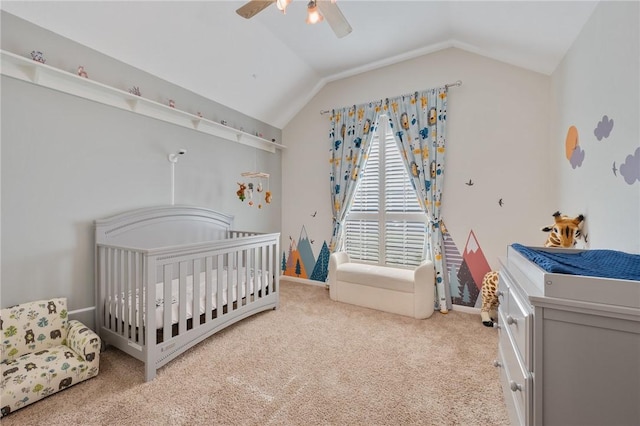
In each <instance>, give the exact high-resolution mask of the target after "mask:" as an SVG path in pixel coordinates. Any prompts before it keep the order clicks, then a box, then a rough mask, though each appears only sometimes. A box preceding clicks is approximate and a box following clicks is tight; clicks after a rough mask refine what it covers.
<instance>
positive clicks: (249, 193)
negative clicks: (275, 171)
mask: <svg viewBox="0 0 640 426" xmlns="http://www.w3.org/2000/svg"><path fill="white" fill-rule="evenodd" d="M242 176H243V177H245V178H247V179H249V182H247V183H245V182H242V183H240V182H238V186H239V188H238V190H237V191H236V195H237V196H238V199H239V200H240V201H242V202H244V200H248V202H247V204H248V205H249V207H253V206H254V205H257V207H258V208H259V209H261V208H262V202H261V201H260V200H259V198H260V197H261V196H262V193H263V192H264V202H265V203H266V204H270V203H271V197H272V196H271V191H270V190H269V174H268V173H263V172H244V173H242ZM263 180H266V181H267V185H266V186H267V188H266V191H265V188H264V186H263V183H262V181H263ZM254 191H255V192H257V193H258V195H256V199H257V204H256V202H254V198H253V197H254V196H253V193H254Z"/></svg>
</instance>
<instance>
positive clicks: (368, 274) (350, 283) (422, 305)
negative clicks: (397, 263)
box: [329, 252, 435, 319]
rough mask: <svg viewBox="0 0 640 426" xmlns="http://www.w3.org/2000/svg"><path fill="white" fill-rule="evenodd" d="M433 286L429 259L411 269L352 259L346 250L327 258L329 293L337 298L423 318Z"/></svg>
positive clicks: (430, 310) (430, 306)
mask: <svg viewBox="0 0 640 426" xmlns="http://www.w3.org/2000/svg"><path fill="white" fill-rule="evenodd" d="M434 289H435V272H434V267H433V262H431V261H429V260H425V261H424V262H422V263H421V264H420V266H418V267H417V268H415V269H414V270H411V269H400V268H391V267H387V266H378V265H369V264H364V263H354V262H351V259H350V258H349V255H348V254H347V253H346V252H336V253H333V254H332V255H331V257H330V259H329V296H330V297H331V299H332V300H335V301H338V302H344V303H350V304H352V305H358V306H363V307H365V308H371V309H377V310H379V311H385V312H390V313H393V314H399V315H405V316H408V317H412V318H416V319H425V318H429V317H430V316H431V315H432V314H433V311H434V297H435V296H434Z"/></svg>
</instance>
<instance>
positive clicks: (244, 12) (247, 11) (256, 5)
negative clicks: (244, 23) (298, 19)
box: [236, 0, 276, 19]
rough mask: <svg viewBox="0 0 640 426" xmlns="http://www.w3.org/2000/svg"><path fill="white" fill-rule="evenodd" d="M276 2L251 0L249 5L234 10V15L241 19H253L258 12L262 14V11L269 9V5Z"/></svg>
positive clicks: (272, 0)
mask: <svg viewBox="0 0 640 426" xmlns="http://www.w3.org/2000/svg"><path fill="white" fill-rule="evenodd" d="M275 2H276V0H268V1H262V0H251V1H250V2H249V3H245V4H244V5H243V6H242V7H240V8H239V9H238V10H236V13H237V14H238V15H240V16H242V17H243V18H247V19H250V18H253V17H254V16H255V15H257V14H258V13H259V12H262V11H263V10H264V9H266V8H267V7H269V5H270V4H271V3H275Z"/></svg>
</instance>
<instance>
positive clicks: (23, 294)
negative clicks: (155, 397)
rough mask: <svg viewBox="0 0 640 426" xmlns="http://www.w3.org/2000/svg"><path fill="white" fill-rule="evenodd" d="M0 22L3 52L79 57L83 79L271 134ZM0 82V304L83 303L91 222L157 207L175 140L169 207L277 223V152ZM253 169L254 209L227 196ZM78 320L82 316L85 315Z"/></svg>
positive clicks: (52, 58)
mask: <svg viewBox="0 0 640 426" xmlns="http://www.w3.org/2000/svg"><path fill="white" fill-rule="evenodd" d="M2 24H3V25H2V47H3V49H6V50H9V51H12V52H13V53H16V54H21V55H28V53H29V52H30V51H31V50H33V46H43V47H42V50H43V52H45V55H48V57H49V59H48V60H47V64H49V63H51V64H53V65H54V66H55V64H56V63H60V62H61V61H67V63H68V64H69V63H77V62H76V60H75V59H73V58H76V57H82V58H84V59H86V60H88V61H89V62H88V63H91V66H88V67H87V69H88V70H89V73H90V74H89V77H90V78H91V77H92V76H94V77H93V78H96V79H97V78H98V76H100V75H104V76H105V78H108V77H111V78H113V79H114V80H120V81H121V82H128V81H133V82H135V81H141V82H143V83H140V86H141V90H142V92H143V96H145V93H149V94H151V93H158V96H160V94H161V93H171V94H170V95H169V96H171V97H175V99H179V100H180V101H179V102H178V107H180V106H185V107H186V106H187V105H189V106H192V107H194V108H198V109H201V110H202V111H203V113H204V114H205V116H207V115H210V114H213V113H214V112H215V113H218V114H225V115H226V116H229V117H233V120H238V121H239V122H240V120H244V121H241V122H244V123H249V124H248V125H254V124H256V125H262V126H265V129H266V131H270V132H273V134H274V137H276V138H277V139H278V140H279V139H280V131H279V130H277V129H274V128H271V127H269V126H266V125H265V124H264V123H259V122H258V123H256V122H255V121H254V120H253V119H251V118H249V117H244V116H243V115H242V114H240V113H238V112H237V111H231V110H226V109H225V108H224V107H222V106H220V105H218V104H213V103H207V102H206V100H204V99H203V98H201V97H199V96H198V95H196V94H194V93H191V92H188V91H186V90H183V89H181V88H179V87H177V86H173V85H170V84H168V83H167V82H164V81H161V80H158V79H156V78H154V77H153V76H150V75H148V74H145V73H142V72H140V71H139V70H136V69H134V68H131V67H128V66H127V65H126V64H122V63H118V62H117V61H113V60H112V59H111V58H108V57H105V56H103V55H100V54H99V53H97V52H95V51H91V50H89V49H86V48H84V47H83V46H80V45H77V44H75V43H74V42H72V41H70V40H67V39H64V38H62V37H59V36H57V35H55V34H53V33H50V32H47V31H44V30H42V29H41V28H38V27H35V26H33V25H31V24H27V23H25V22H24V21H21V20H17V19H14V18H12V17H11V16H8V15H5V14H4V13H3V14H2ZM45 48H46V49H45ZM69 58H71V59H69ZM78 62H79V60H78ZM86 64H87V63H85V65H86ZM91 70H96V72H92V71H91ZM105 70H111V71H113V72H112V73H108V72H106V71H105ZM130 79H131V80H130ZM1 84H2V98H1V102H2V105H1V108H2V109H1V113H2V116H1V119H2V129H1V143H2V146H1V148H2V158H1V159H2V163H1V169H0V171H1V174H0V175H1V184H2V194H1V197H2V198H1V206H2V214H1V224H2V236H1V242H2V274H1V275H2V280H1V282H0V296H1V299H0V306H2V307H4V306H10V305H12V304H16V303H21V302H24V301H28V300H37V299H43V298H49V297H54V296H63V297H67V298H68V299H69V309H70V310H75V309H81V308H85V307H90V306H93V305H94V287H93V286H94V280H93V252H94V247H93V244H94V237H93V232H94V231H93V221H94V220H95V219H99V218H103V217H106V216H109V215H112V214H115V213H118V212H122V211H126V210H130V209H135V208H140V207H146V206H152V205H165V204H169V203H170V202H171V166H170V163H169V162H168V160H167V155H168V154H169V153H171V152H175V151H176V150H177V149H179V148H186V149H187V151H188V152H187V154H186V155H185V156H183V157H180V160H179V162H178V164H177V165H176V204H187V205H197V206H202V207H207V208H211V209H214V210H218V211H221V212H224V213H227V214H231V215H234V216H235V227H236V228H237V229H242V230H256V231H262V232H278V231H279V230H280V223H281V204H280V202H281V189H280V188H281V154H280V151H277V152H276V153H275V154H273V153H270V152H266V151H261V150H256V149H254V148H251V147H249V146H246V145H240V144H238V143H234V142H230V141H227V140H223V139H220V138H217V137H213V136H209V135H206V134H203V133H199V132H196V131H193V130H189V129H186V128H182V127H179V126H175V125H172V124H169V123H166V122H163V121H158V120H155V119H151V118H147V117H144V116H140V115H137V114H134V113H131V112H128V111H124V110H119V109H116V108H111V107H109V106H106V105H102V104H98V103H94V102H91V101H88V100H85V99H81V98H77V97H74V96H71V95H67V94H63V93H60V92H56V91H53V90H50V89H45V88H42V87H38V86H35V85H33V84H30V83H26V82H22V81H19V80H15V79H12V78H10V77H5V76H3V77H2V80H1ZM112 84H115V83H113V82H112ZM125 87H126V86H125ZM145 89H146V90H145ZM149 96H151V95H149ZM154 100H156V99H154ZM256 168H257V169H259V170H260V171H263V172H267V173H270V174H271V180H270V188H271V190H272V192H273V193H274V202H273V203H272V204H270V205H269V206H268V207H265V208H263V209H262V210H258V209H257V208H255V207H254V208H249V207H248V206H247V203H246V202H245V203H242V202H240V201H239V200H238V199H237V197H236V195H235V192H236V190H237V188H238V186H237V184H236V182H238V181H240V180H241V176H240V174H241V173H242V172H244V171H248V170H254V169H256ZM83 320H85V321H88V324H92V323H93V321H91V313H89V316H88V318H87V319H84V318H83Z"/></svg>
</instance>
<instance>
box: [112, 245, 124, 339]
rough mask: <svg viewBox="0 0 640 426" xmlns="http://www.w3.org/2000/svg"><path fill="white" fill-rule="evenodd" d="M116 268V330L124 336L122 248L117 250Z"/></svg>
mask: <svg viewBox="0 0 640 426" xmlns="http://www.w3.org/2000/svg"><path fill="white" fill-rule="evenodd" d="M114 263H115V268H116V275H115V284H116V286H115V292H116V295H117V300H118V301H119V303H117V304H116V310H115V319H116V323H115V330H116V331H117V332H118V334H120V335H121V336H122V334H123V333H122V325H121V324H122V276H123V275H124V274H123V273H122V250H121V249H117V250H116V258H115V262H114Z"/></svg>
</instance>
